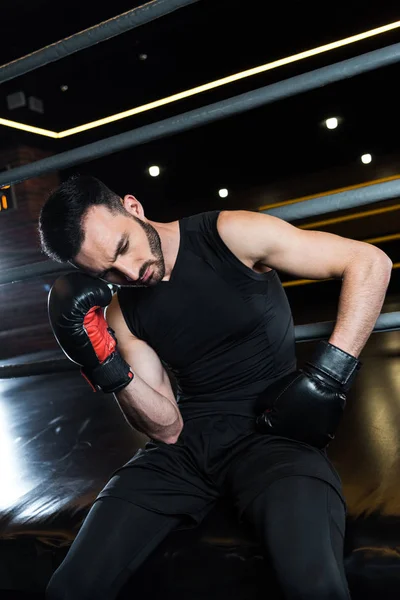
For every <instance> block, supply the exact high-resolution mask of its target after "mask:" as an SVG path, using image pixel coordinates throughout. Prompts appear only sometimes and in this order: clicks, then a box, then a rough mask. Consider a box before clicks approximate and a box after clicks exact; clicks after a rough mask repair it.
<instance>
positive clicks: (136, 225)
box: [39, 176, 165, 286]
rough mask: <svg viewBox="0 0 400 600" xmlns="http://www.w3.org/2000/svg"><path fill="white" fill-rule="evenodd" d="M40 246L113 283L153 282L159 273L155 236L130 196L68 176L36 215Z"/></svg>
mask: <svg viewBox="0 0 400 600" xmlns="http://www.w3.org/2000/svg"><path fill="white" fill-rule="evenodd" d="M39 234H40V241H41V245H42V250H43V251H44V252H45V253H46V254H47V255H48V256H49V257H50V258H52V259H53V260H56V261H58V262H71V263H72V264H74V265H75V266H77V267H79V268H81V269H83V270H85V271H87V272H89V273H91V274H94V275H96V276H97V277H101V278H102V279H106V280H107V281H110V282H111V283H115V284H119V285H130V286H134V285H136V286H137V285H142V286H143V285H146V286H148V285H154V284H156V283H158V282H159V281H161V279H162V278H163V277H164V275H165V263H164V257H163V253H162V250H161V240H160V236H159V235H158V232H157V231H156V229H155V228H154V227H153V226H152V225H151V224H150V223H148V221H147V220H146V218H145V216H144V212H143V207H142V205H141V204H140V202H138V200H136V198H135V197H134V196H131V195H126V196H125V197H124V198H120V197H119V196H118V195H117V194H115V193H114V192H112V191H111V190H110V189H109V188H108V187H107V186H106V185H104V183H102V182H101V181H99V180H98V179H96V178H95V177H89V176H74V177H71V178H70V179H68V180H67V181H65V182H64V183H63V184H62V185H61V186H60V187H59V188H58V189H57V190H55V191H54V192H53V193H52V194H51V195H50V196H49V198H48V199H47V201H46V203H45V204H44V206H43V208H42V210H41V213H40V217H39Z"/></svg>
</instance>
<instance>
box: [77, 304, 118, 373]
mask: <svg viewBox="0 0 400 600" xmlns="http://www.w3.org/2000/svg"><path fill="white" fill-rule="evenodd" d="M83 326H84V328H85V330H86V333H87V334H88V336H89V340H90V342H91V344H92V346H93V350H94V351H95V353H96V356H97V358H98V359H99V361H100V363H103V362H104V361H105V360H106V359H107V358H108V357H109V356H110V354H112V353H113V352H114V351H115V348H116V345H117V343H116V341H115V339H114V338H113V337H112V335H111V334H110V332H109V330H108V324H107V321H106V320H105V318H104V309H103V308H101V307H100V306H93V307H92V308H91V309H90V310H89V311H88V312H87V313H86V315H85V318H84V319H83Z"/></svg>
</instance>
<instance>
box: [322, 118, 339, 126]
mask: <svg viewBox="0 0 400 600" xmlns="http://www.w3.org/2000/svg"><path fill="white" fill-rule="evenodd" d="M325 125H326V127H327V129H336V127H337V126H338V125H339V121H338V120H337V118H336V117H331V118H330V119H326V121H325Z"/></svg>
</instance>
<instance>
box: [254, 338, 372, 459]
mask: <svg viewBox="0 0 400 600" xmlns="http://www.w3.org/2000/svg"><path fill="white" fill-rule="evenodd" d="M360 367H361V363H360V362H359V361H358V360H357V359H356V358H355V357H354V356H351V355H350V354H347V353H346V352H343V351H342V350H340V349H339V348H337V347H336V346H333V345H332V344H329V343H328V342H320V343H319V344H318V347H317V351H316V353H315V355H314V357H313V358H312V360H310V361H309V362H308V363H306V365H305V367H304V368H303V369H299V370H297V371H295V372H294V373H290V374H288V375H285V376H284V377H283V378H282V379H279V380H278V381H276V382H275V383H273V384H272V385H270V386H269V387H268V388H267V389H266V390H265V392H264V393H263V394H262V396H260V397H259V398H258V400H257V403H256V414H257V415H258V417H257V420H256V424H257V429H258V430H259V431H260V432H262V433H267V434H268V433H269V434H271V435H281V436H284V437H288V438H292V439H296V440H298V441H301V442H305V443H307V444H310V445H312V446H316V447H317V448H324V447H326V446H327V445H328V444H329V443H330V442H331V441H332V440H333V439H334V437H335V433H336V430H337V428H338V426H339V423H340V420H341V418H342V414H343V412H344V409H345V406H346V392H347V391H348V390H349V389H350V386H351V384H352V383H353V380H354V378H355V376H356V373H357V371H358V370H359V369H360Z"/></svg>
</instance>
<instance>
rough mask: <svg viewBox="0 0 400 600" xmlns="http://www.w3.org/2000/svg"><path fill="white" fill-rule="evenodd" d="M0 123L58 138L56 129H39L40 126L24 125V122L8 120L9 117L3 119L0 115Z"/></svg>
mask: <svg viewBox="0 0 400 600" xmlns="http://www.w3.org/2000/svg"><path fill="white" fill-rule="evenodd" d="M0 125H4V126H5V127H13V128H14V129H21V130H22V131H28V132H29V133H37V134H38V135H44V136H46V137H50V138H55V139H56V138H58V137H59V136H58V133H57V132H56V131H49V130H48V129H41V127H33V126H32V125H26V124H25V123H18V122H17V121H10V120H9V119H3V118H1V117H0Z"/></svg>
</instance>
